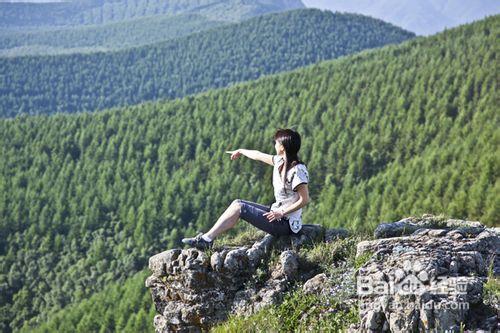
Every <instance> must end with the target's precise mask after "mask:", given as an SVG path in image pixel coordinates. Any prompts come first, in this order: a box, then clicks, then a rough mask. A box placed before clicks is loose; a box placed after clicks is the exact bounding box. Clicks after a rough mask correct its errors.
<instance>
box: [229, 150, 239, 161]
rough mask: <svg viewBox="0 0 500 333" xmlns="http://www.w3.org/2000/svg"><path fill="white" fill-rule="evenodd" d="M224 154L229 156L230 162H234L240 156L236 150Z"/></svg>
mask: <svg viewBox="0 0 500 333" xmlns="http://www.w3.org/2000/svg"><path fill="white" fill-rule="evenodd" d="M226 153H228V154H231V160H235V159H237V158H238V157H240V155H241V152H240V150H239V149H237V150H229V151H226Z"/></svg>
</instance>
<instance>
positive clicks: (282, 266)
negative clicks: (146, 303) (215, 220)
mask: <svg viewBox="0 0 500 333" xmlns="http://www.w3.org/2000/svg"><path fill="white" fill-rule="evenodd" d="M347 235H348V233H347V231H345V230H341V229H335V230H324V229H323V228H322V227H321V226H317V225H307V226H304V228H303V232H302V233H301V234H300V235H297V236H296V237H280V238H275V237H272V236H270V235H267V236H265V237H264V238H262V239H261V240H258V241H256V242H255V243H253V244H251V245H248V246H240V247H222V248H219V249H216V250H214V251H206V252H202V251H198V250H196V249H183V250H181V249H173V250H169V251H165V252H163V253H160V254H157V255H155V256H153V257H151V258H150V261H149V268H150V270H151V271H152V275H151V276H150V277H148V278H147V280H146V286H147V287H148V288H150V289H151V294H152V296H153V301H154V304H155V307H156V311H157V312H158V314H157V315H156V316H155V318H154V326H155V329H156V332H200V331H204V330H208V329H209V328H211V327H213V326H214V325H216V324H218V323H220V322H222V321H224V320H226V319H227V318H228V316H229V315H230V314H237V315H249V314H252V313H254V312H256V311H258V310H260V309H262V308H263V307H265V306H267V305H271V304H278V303H280V302H282V299H283V296H284V293H285V292H286V291H287V290H290V289H291V288H295V287H296V286H297V285H299V286H301V288H302V291H303V293H304V294H315V295H320V296H327V298H328V297H331V298H332V299H336V300H340V302H338V301H336V302H333V303H332V304H331V308H329V307H330V303H327V304H328V306H327V307H326V308H325V309H327V312H335V311H339V310H342V311H343V312H344V313H347V311H349V309H352V307H354V306H356V305H357V306H358V307H359V324H357V325H352V326H351V327H350V329H349V330H350V331H351V332H436V331H437V332H441V331H448V332H455V331H456V332H458V331H460V330H461V329H466V330H476V329H480V330H486V331H490V332H493V331H496V330H498V328H499V327H498V325H499V322H498V314H499V311H500V306H499V304H498V295H497V294H498V291H496V293H497V294H495V292H494V291H493V294H494V295H493V297H491V299H492V300H493V301H491V300H490V301H486V302H485V299H484V297H485V294H488V293H491V291H488V290H489V289H488V288H490V289H492V288H491V287H487V285H485V283H486V282H487V280H488V278H489V277H490V278H491V276H499V275H500V256H499V254H500V232H499V229H498V228H497V229H495V228H485V227H484V226H483V225H481V224H480V223H479V222H474V221H464V220H454V219H443V218H439V217H436V216H432V215H424V216H422V217H408V218H405V219H403V220H401V221H397V222H394V223H383V224H381V225H379V227H377V228H376V230H375V239H373V240H368V241H362V242H359V243H358V244H357V247H356V250H357V253H356V259H355V260H354V259H353V258H352V256H351V257H350V258H351V259H349V260H345V259H346V257H345V256H344V257H343V258H344V259H342V260H337V259H334V260H328V264H327V265H328V268H327V269H325V270H323V271H318V270H317V269H312V268H311V265H310V263H307V260H305V259H304V258H302V257H301V255H302V254H303V253H304V252H302V251H299V250H300V249H301V247H302V246H304V245H307V244H311V243H312V244H316V245H317V244H318V243H320V242H336V241H337V239H339V238H344V237H346V236H347ZM355 239H356V238H349V239H348V240H347V242H348V243H349V242H350V243H349V244H352V245H350V246H351V247H350V248H351V249H352V248H353V247H352V246H354V244H356V243H355V242H354V240H355ZM345 244H346V243H331V244H323V246H322V247H319V248H316V249H320V250H322V249H331V251H338V248H339V247H341V248H342V247H343V246H344V245H345ZM335 248H337V250H335ZM347 252H349V251H347ZM349 253H352V251H351V252H349ZM306 254H307V252H306ZM337 255H338V254H334V253H331V256H332V258H337V257H336V256H337ZM320 257H321V258H322V259H320V260H324V258H325V257H324V256H323V255H322V256H320ZM330 263H332V264H330ZM322 265H323V266H324V265H325V264H324V263H322ZM331 265H333V266H331ZM330 266H331V267H330ZM318 273H319V274H318ZM485 286H486V287H485ZM497 288H498V287H497ZM493 289H494V288H493ZM486 291H488V292H486ZM318 299H319V298H318ZM327 302H328V301H327Z"/></svg>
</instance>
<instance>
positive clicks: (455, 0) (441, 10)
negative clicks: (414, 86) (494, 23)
mask: <svg viewBox="0 0 500 333" xmlns="http://www.w3.org/2000/svg"><path fill="white" fill-rule="evenodd" d="M303 2H304V4H305V5H306V6H307V7H315V8H322V9H329V10H331V11H340V12H350V13H359V14H364V15H369V16H373V17H376V18H379V19H382V20H384V21H386V22H390V23H392V24H395V25H397V26H400V27H402V28H404V29H407V30H409V31H413V32H415V33H417V34H419V35H430V34H434V33H436V32H439V31H443V30H444V29H445V28H453V27H456V26H458V25H460V24H464V23H469V22H472V21H474V20H479V19H482V18H484V17H485V16H487V15H495V14H499V13H500V1H497V0H474V1H468V2H467V3H466V5H465V3H464V1H462V0H446V1H443V0H419V1H413V0H356V1H351V0H335V1H332V0H304V1H303Z"/></svg>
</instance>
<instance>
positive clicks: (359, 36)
mask: <svg viewBox="0 0 500 333" xmlns="http://www.w3.org/2000/svg"><path fill="white" fill-rule="evenodd" d="M413 36H414V34H412V33H409V32H407V31H404V30H402V29H400V28H397V27H395V26H393V25H390V24H387V23H385V22H383V21H380V20H375V19H372V18H368V17H365V16H362V15H352V14H333V13H332V12H328V11H320V10H318V9H304V10H297V11H288V12H284V13H277V14H269V15H264V16H259V17H256V18H253V19H250V20H247V21H245V22H242V23H239V24H234V25H228V26H223V27H218V28H214V29H212V30H210V31H206V32H200V33H197V34H193V35H190V36H187V37H185V38H182V39H176V40H172V41H167V42H165V43H160V44H155V45H151V46H144V47H140V48H133V49H129V50H123V51H119V52H112V53H93V54H87V55H82V54H75V55H61V56H39V57H16V58H0V92H1V94H0V115H1V116H4V117H5V116H7V117H11V116H15V115H17V114H20V113H28V114H49V113H54V112H77V111H94V110H96V109H103V108H108V107H113V106H124V105H130V104H137V103H139V102H142V101H147V100H155V99H159V98H175V97H180V96H184V95H187V94H192V93H196V92H200V91H203V90H207V89H210V88H218V87H224V86H228V85H230V84H234V83H236V82H239V81H245V80H252V79H256V78H258V77H260V76H262V75H264V74H271V73H276V72H281V71H286V70H291V69H295V68H297V67H300V66H305V65H308V64H311V63H314V62H317V61H320V60H325V59H332V58H337V57H340V56H344V55H347V54H351V53H354V52H358V51H360V50H363V49H366V48H374V47H379V46H382V45H386V44H388V43H399V42H402V41H404V40H407V39H409V38H411V37H413Z"/></svg>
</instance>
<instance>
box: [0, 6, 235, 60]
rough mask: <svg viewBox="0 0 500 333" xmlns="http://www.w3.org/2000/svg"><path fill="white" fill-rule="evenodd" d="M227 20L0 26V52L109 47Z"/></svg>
mask: <svg viewBox="0 0 500 333" xmlns="http://www.w3.org/2000/svg"><path fill="white" fill-rule="evenodd" d="M223 24H228V22H226V21H215V20H210V19H208V18H206V17H204V16H201V15H198V14H179V15H156V16H150V17H146V18H138V19H133V20H128V21H121V22H116V23H109V24H104V25H97V26H96V25H93V26H78V27H69V28H62V29H61V28H59V29H55V28H38V29H33V30H31V31H12V30H7V29H3V30H0V56H8V57H13V56H20V55H41V54H65V53H83V52H87V53H88V52H96V51H111V50H118V49H124V48H130V47H137V46H141V45H146V44H152V43H156V42H159V41H165V40H168V39H173V38H178V37H183V36H187V35H189V34H191V33H194V32H198V31H202V30H208V29H210V28H213V27H215V26H219V25H223Z"/></svg>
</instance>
